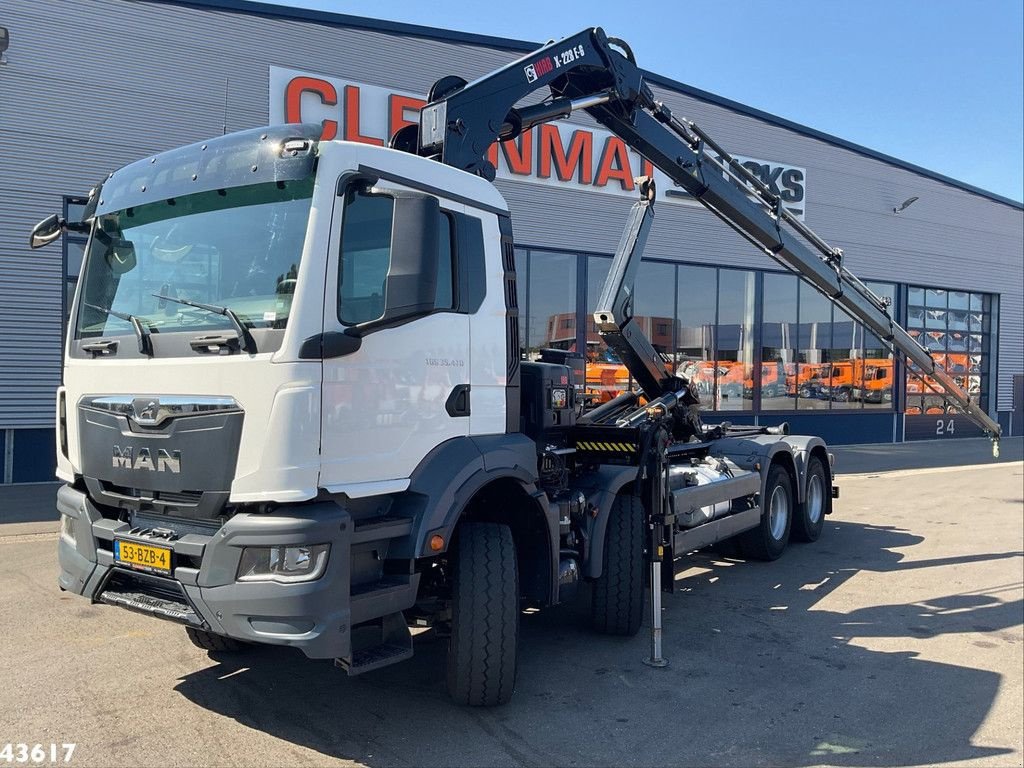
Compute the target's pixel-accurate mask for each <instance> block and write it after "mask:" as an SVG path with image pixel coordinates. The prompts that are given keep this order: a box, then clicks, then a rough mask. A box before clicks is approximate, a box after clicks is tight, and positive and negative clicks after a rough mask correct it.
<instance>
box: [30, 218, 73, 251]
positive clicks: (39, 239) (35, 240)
mask: <svg viewBox="0 0 1024 768" xmlns="http://www.w3.org/2000/svg"><path fill="white" fill-rule="evenodd" d="M64 228H65V223H64V221H63V220H61V218H60V216H58V215H57V214H56V213H55V214H53V215H52V216H47V217H46V218H45V219H43V220H42V221H40V222H39V223H38V224H36V225H35V226H34V227H33V228H32V234H30V235H29V237H28V245H29V247H30V248H42V247H43V246H44V245H49V244H50V243H52V242H53V241H54V240H56V239H57V238H58V237H60V236H61V235H62V234H64Z"/></svg>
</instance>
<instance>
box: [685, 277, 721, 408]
mask: <svg viewBox="0 0 1024 768" xmlns="http://www.w3.org/2000/svg"><path fill="white" fill-rule="evenodd" d="M678 272H679V285H678V287H677V291H678V296H677V301H676V306H677V312H678V317H677V323H678V325H677V327H676V342H675V343H676V351H675V359H676V365H677V369H678V370H679V372H680V373H682V374H683V375H684V376H686V377H687V378H689V379H690V380H691V381H694V382H696V384H697V390H698V391H699V392H700V400H701V405H702V406H703V407H705V408H714V406H715V403H714V392H715V370H716V366H715V363H714V360H715V312H716V306H717V302H716V296H717V294H718V277H717V275H716V274H715V272H716V270H715V269H714V268H713V267H692V266H689V265H684V264H681V265H680V266H679V270H678Z"/></svg>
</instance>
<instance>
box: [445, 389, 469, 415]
mask: <svg viewBox="0 0 1024 768" xmlns="http://www.w3.org/2000/svg"><path fill="white" fill-rule="evenodd" d="M444 409H445V410H446V411H448V415H449V416H451V417H452V418H457V417H460V416H469V384H456V385H455V388H454V389H452V391H451V394H449V395H448V399H447V400H446V401H445V404H444Z"/></svg>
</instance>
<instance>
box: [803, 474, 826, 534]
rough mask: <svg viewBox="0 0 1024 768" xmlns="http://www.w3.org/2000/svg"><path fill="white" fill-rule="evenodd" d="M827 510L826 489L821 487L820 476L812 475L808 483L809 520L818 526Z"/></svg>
mask: <svg viewBox="0 0 1024 768" xmlns="http://www.w3.org/2000/svg"><path fill="white" fill-rule="evenodd" d="M824 510H825V489H824V488H822V485H821V476H820V475H811V479H810V480H809V481H808V482H807V519H808V520H810V522H811V525H817V524H818V521H819V520H821V514H822V512H824Z"/></svg>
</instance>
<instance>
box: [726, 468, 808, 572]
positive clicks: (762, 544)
mask: <svg viewBox="0 0 1024 768" xmlns="http://www.w3.org/2000/svg"><path fill="white" fill-rule="evenodd" d="M795 499H796V496H795V495H794V493H793V480H792V478H790V476H789V472H787V471H786V469H785V467H783V466H782V465H781V464H773V465H772V466H771V468H770V469H769V470H768V478H767V480H766V481H765V486H764V494H763V495H762V496H761V505H762V508H761V522H760V524H759V525H758V526H757V527H756V528H752V529H751V530H749V531H747V532H745V533H742V534H740V536H739V539H738V542H739V545H740V549H741V550H742V552H743V554H744V555H745V556H747V557H751V558H754V559H755V560H775V559H777V558H778V557H779V556H780V555H781V554H782V552H783V551H784V550H785V549H786V544H788V543H789V531H790V527H791V526H792V524H793V509H794V507H795V503H794V502H795Z"/></svg>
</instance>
